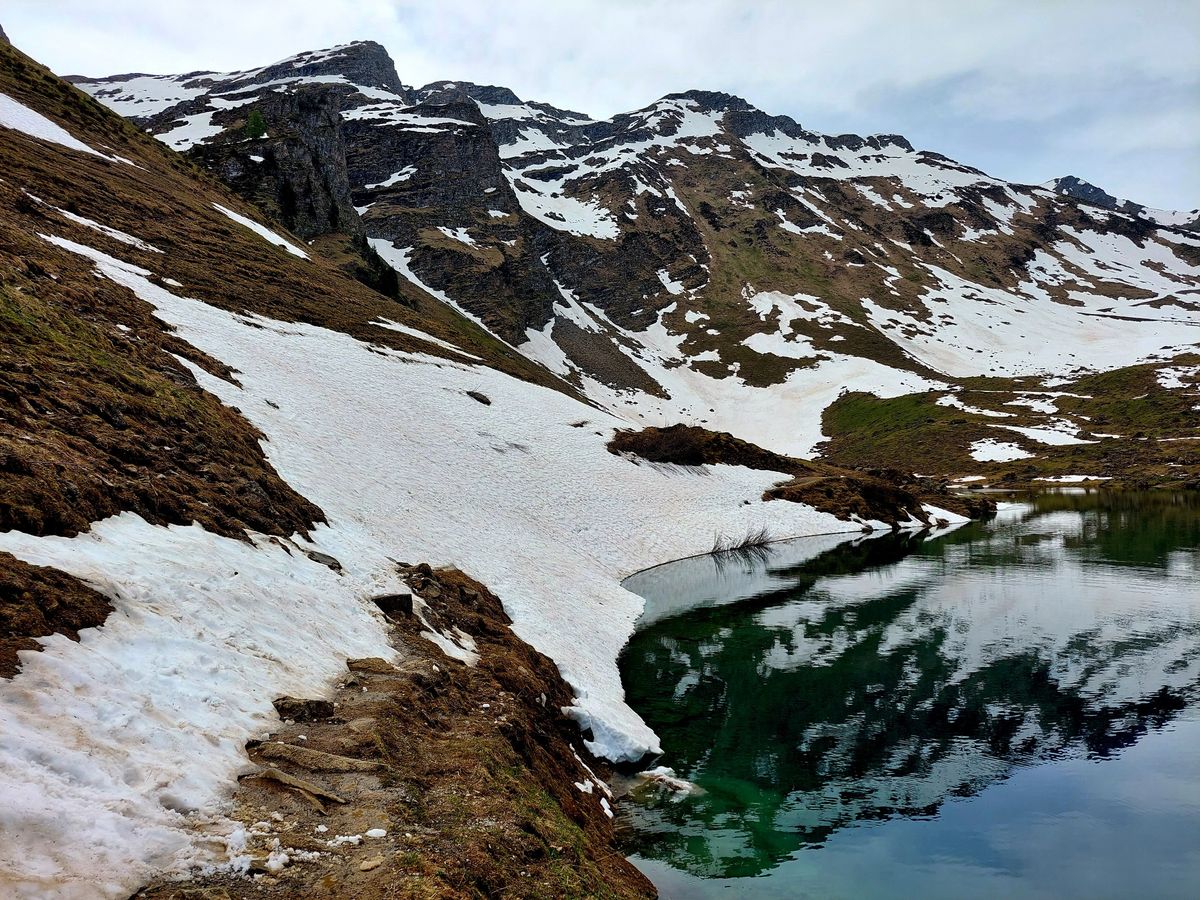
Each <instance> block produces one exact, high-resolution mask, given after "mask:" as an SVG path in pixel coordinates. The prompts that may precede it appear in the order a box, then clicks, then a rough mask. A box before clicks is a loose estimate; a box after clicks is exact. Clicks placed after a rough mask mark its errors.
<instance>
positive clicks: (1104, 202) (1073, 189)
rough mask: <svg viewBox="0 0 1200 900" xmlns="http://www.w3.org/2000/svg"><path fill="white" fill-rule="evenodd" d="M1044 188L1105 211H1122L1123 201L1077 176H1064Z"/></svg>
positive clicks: (1049, 182)
mask: <svg viewBox="0 0 1200 900" xmlns="http://www.w3.org/2000/svg"><path fill="white" fill-rule="evenodd" d="M1042 187H1044V188H1046V189H1047V190H1051V191H1054V192H1055V193H1058V194H1065V195H1066V196H1068V197H1074V198H1075V199H1076V200H1083V201H1084V202H1085V203H1091V204H1092V205H1093V206H1101V207H1103V208H1104V209H1113V210H1116V209H1120V208H1121V207H1122V205H1123V201H1121V200H1119V199H1118V198H1116V197H1114V196H1113V195H1112V194H1110V193H1108V191H1106V190H1104V189H1103V188H1100V187H1097V186H1096V185H1094V184H1092V183H1091V182H1090V181H1084V180H1083V179H1082V178H1079V177H1077V176H1075V175H1064V176H1062V177H1061V178H1055V179H1053V180H1051V181H1047V182H1046V183H1045V184H1043V185H1042Z"/></svg>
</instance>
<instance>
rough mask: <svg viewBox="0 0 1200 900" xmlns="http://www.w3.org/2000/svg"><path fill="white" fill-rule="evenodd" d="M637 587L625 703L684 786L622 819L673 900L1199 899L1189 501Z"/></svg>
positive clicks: (903, 538)
mask: <svg viewBox="0 0 1200 900" xmlns="http://www.w3.org/2000/svg"><path fill="white" fill-rule="evenodd" d="M626 586H627V587H629V588H630V589H631V590H634V591H636V592H637V593H639V594H641V595H642V596H644V597H646V599H647V604H646V612H645V614H644V615H643V619H642V622H641V624H640V626H639V630H638V632H637V633H636V634H635V635H634V637H633V638H632V640H631V641H630V643H629V645H628V646H627V647H626V650H625V652H624V654H623V656H622V660H621V667H622V675H623V678H624V683H625V689H626V693H627V697H628V700H629V702H630V704H631V705H632V706H633V708H634V709H635V710H637V711H638V712H639V713H640V714H641V715H642V716H643V718H645V720H646V721H647V722H648V723H649V725H650V726H651V727H652V728H653V729H654V730H655V731H656V732H657V733H658V735H659V737H660V738H661V740H662V746H663V758H662V759H661V760H660V762H661V764H662V765H664V766H668V767H670V768H672V769H674V771H675V774H676V775H677V776H678V777H679V778H682V779H686V780H687V781H689V782H691V783H692V784H693V786H694V790H692V791H691V792H689V793H680V792H677V791H669V790H664V789H660V788H655V787H647V788H641V789H638V790H636V791H635V792H634V793H633V794H632V795H631V796H630V797H629V798H627V799H626V800H625V801H624V802H623V804H622V807H623V814H622V815H623V823H622V824H623V825H624V826H625V828H624V829H623V833H624V838H623V840H624V847H623V849H624V850H625V852H626V853H627V854H629V855H630V857H631V858H632V859H633V861H634V862H635V863H636V864H637V865H638V866H639V868H641V869H642V871H644V872H645V873H646V874H647V875H648V876H649V877H650V878H651V879H652V880H653V881H654V882H655V884H656V885H658V887H659V889H660V891H661V892H662V895H663V896H664V897H666V898H693V897H696V898H709V897H723V898H730V897H737V898H739V900H750V898H799V897H815V898H856V900H857V898H877V897H878V898H884V897H889V898H890V897H905V898H907V897H914V898H955V900H959V898H983V897H989V898H990V897H996V898H1010V897H1021V898H1026V897H1029V898H1064V897H1081V898H1082V897H1088V898H1126V897H1141V898H1175V897H1178V898H1189V900H1192V898H1197V897H1200V497H1198V496H1196V495H1194V494H1192V495H1186V494H1167V493H1158V494H1119V493H1094V492H1093V493H1086V492H1082V491H1077V490H1076V491H1063V492H1058V493H1045V494H1040V495H1036V496H1032V497H1030V498H1027V499H1026V500H1025V501H1023V502H1021V503H1019V504H1017V505H1014V506H1008V507H1005V508H1004V509H1002V511H1001V513H1000V514H999V515H998V516H997V517H996V519H995V520H993V521H991V522H988V523H973V524H970V525H967V526H965V527H962V528H959V529H957V530H955V531H951V532H949V533H945V534H941V535H936V534H931V535H925V536H921V535H913V534H901V535H892V534H889V535H884V536H879V537H863V538H848V537H847V536H844V535H842V536H832V537H824V538H810V539H803V540H798V541H791V542H787V543H783V544H777V545H772V546H771V547H769V548H766V549H764V550H763V551H762V552H761V553H756V554H753V555H749V556H733V557H729V556H727V557H725V558H717V557H703V558H697V559H692V560H682V561H680V562H677V563H670V564H668V565H666V566H660V567H658V568H656V569H651V570H648V571H646V572H643V573H639V574H638V575H635V576H633V577H632V578H631V579H629V580H628V581H627V582H626Z"/></svg>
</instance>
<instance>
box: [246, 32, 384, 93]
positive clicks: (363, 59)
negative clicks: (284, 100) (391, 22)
mask: <svg viewBox="0 0 1200 900" xmlns="http://www.w3.org/2000/svg"><path fill="white" fill-rule="evenodd" d="M313 75H343V76H345V78H346V79H347V80H348V81H350V82H351V83H353V84H357V85H362V86H363V87H373V88H381V89H383V90H387V91H391V92H392V93H394V94H401V95H403V94H404V93H405V91H406V90H407V89H406V88H405V87H404V85H403V84H402V83H401V82H400V76H399V75H397V74H396V64H395V62H393V61H392V57H391V56H390V55H389V54H388V52H387V50H386V49H385V48H384V46H383V45H382V44H379V43H376V42H375V41H353V42H351V43H349V44H341V45H339V46H336V47H330V48H328V49H325V50H311V51H307V52H304V53H298V54H296V55H295V56H291V57H288V58H287V59H284V60H280V61H279V62H277V63H274V64H273V65H270V66H267V67H265V68H262V69H255V70H253V71H250V72H246V73H243V79H244V80H246V81H252V82H264V81H272V80H274V79H277V78H283V77H289V78H295V77H297V76H300V77H306V76H313Z"/></svg>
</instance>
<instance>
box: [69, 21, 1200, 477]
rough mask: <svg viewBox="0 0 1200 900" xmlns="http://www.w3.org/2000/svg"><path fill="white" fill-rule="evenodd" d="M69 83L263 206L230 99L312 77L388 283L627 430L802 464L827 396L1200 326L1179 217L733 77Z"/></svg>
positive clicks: (1058, 370)
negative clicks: (752, 99) (1091, 195)
mask: <svg viewBox="0 0 1200 900" xmlns="http://www.w3.org/2000/svg"><path fill="white" fill-rule="evenodd" d="M148 79H149V80H148ZM76 81H77V83H78V84H79V85H80V86H81V87H83V88H84V89H85V90H87V91H89V92H91V93H92V94H93V95H94V96H96V97H97V98H98V99H100V100H102V101H103V102H105V103H107V104H108V105H110V106H111V107H112V108H113V109H115V110H117V111H119V112H122V113H124V114H127V115H135V116H136V118H135V121H138V122H139V124H143V125H145V127H147V128H148V129H149V130H151V131H152V132H154V133H155V134H157V135H158V136H159V137H160V139H161V140H163V141H164V142H166V143H167V144H168V145H172V146H176V147H177V148H181V149H187V148H190V150H189V152H190V153H191V154H192V155H193V156H195V157H196V158H198V159H200V160H202V161H203V162H204V163H205V164H206V165H208V166H209V167H210V168H211V169H212V170H213V171H216V172H218V173H220V172H222V171H227V170H231V169H232V170H236V172H237V173H238V174H237V175H236V176H235V177H234V178H233V179H232V180H231V181H230V183H231V184H233V185H234V186H235V188H237V189H238V190H239V191H241V192H242V193H243V195H244V196H247V197H250V198H256V195H257V199H259V201H260V202H262V200H261V197H262V195H263V194H264V193H265V194H268V195H269V194H270V193H272V192H275V193H278V192H279V190H280V188H279V187H278V184H277V182H276V181H274V180H272V176H271V175H270V174H269V173H264V174H263V175H262V177H261V178H259V179H258V181H257V183H256V182H255V178H254V173H255V172H258V171H260V170H259V169H256V168H255V166H256V164H254V163H249V162H246V161H245V160H246V157H247V155H248V154H253V152H254V150H253V148H254V142H253V141H248V140H246V138H245V136H244V132H243V129H244V124H245V121H246V118H247V116H248V115H249V114H250V112H251V110H255V109H259V110H260V111H261V112H263V113H264V114H269V115H266V118H267V119H268V120H271V119H272V118H278V117H280V116H282V117H281V118H279V121H278V122H276V123H274V124H272V123H271V122H270V121H268V131H269V134H271V135H274V134H283V133H285V132H286V131H287V129H288V128H289V127H290V125H289V122H290V120H289V119H288V117H287V115H286V112H287V111H286V110H284V109H278V110H276V107H277V104H278V101H277V100H275V99H274V98H273V97H272V96H269V95H270V94H274V93H275V92H283V93H284V94H285V95H286V94H288V93H295V92H301V91H303V92H307V91H321V92H325V93H327V94H328V95H330V97H331V100H330V101H329V102H330V103H331V104H332V103H335V102H336V105H337V106H338V108H339V113H338V115H339V116H340V121H341V126H340V127H341V137H342V143H343V144H344V147H345V171H346V182H347V183H348V184H349V191H350V197H351V202H352V204H353V206H354V208H355V210H356V212H357V214H358V216H359V217H360V220H361V227H362V229H363V231H364V233H365V234H366V235H367V238H368V240H369V242H370V244H371V245H372V247H374V248H375V249H376V250H377V251H378V252H379V253H380V254H381V256H382V257H383V258H384V259H385V260H386V261H387V262H388V263H389V264H390V265H391V266H392V267H393V268H394V269H395V270H396V271H397V272H398V273H399V276H400V277H401V279H402V280H406V281H408V282H410V283H411V284H413V285H415V286H418V287H420V288H422V289H424V290H426V291H428V292H429V293H431V294H433V295H434V296H437V297H438V298H440V299H441V300H443V301H444V302H446V303H447V304H449V305H452V306H453V307H455V308H456V309H459V310H462V311H463V312H465V313H466V314H467V315H469V316H471V317H473V318H475V319H476V320H477V321H479V322H481V323H482V324H483V325H484V326H485V327H487V328H488V329H489V330H490V331H491V332H492V333H493V334H495V335H497V336H498V337H500V338H501V339H503V340H505V341H506V342H508V343H509V344H511V345H513V346H516V347H518V348H519V349H520V350H521V352H522V353H524V354H525V355H526V356H527V357H529V358H530V359H532V360H535V361H536V362H538V363H539V364H541V365H543V366H545V367H546V368H547V369H548V370H549V371H550V372H552V373H554V374H555V375H556V376H558V377H561V378H562V379H564V380H565V381H566V382H568V383H569V384H571V385H573V386H574V387H575V388H576V389H578V390H579V391H581V392H582V393H584V394H585V395H586V396H588V397H589V398H591V399H592V400H593V401H594V402H597V403H599V404H600V405H602V406H604V407H605V408H608V409H611V410H614V411H617V412H619V413H620V414H621V415H623V416H626V417H629V418H630V419H632V420H633V421H635V422H638V423H645V424H652V425H669V424H673V423H675V422H680V421H683V422H687V423H691V424H696V425H703V426H706V427H716V428H719V429H723V430H728V431H732V432H734V433H735V434H738V435H739V436H741V437H744V438H746V439H749V440H752V441H754V442H756V443H759V444H761V445H763V446H766V447H769V448H770V449H773V450H776V451H779V452H784V453H790V454H793V455H801V456H806V455H811V454H812V453H813V452H815V451H817V450H818V449H819V446H820V445H821V442H822V440H824V439H825V438H829V437H832V435H831V434H830V433H829V430H828V428H827V426H826V425H825V424H823V423H822V422H821V419H822V416H823V414H824V411H825V409H826V408H827V407H829V405H830V404H832V403H833V402H834V401H835V400H836V399H837V396H838V395H839V394H840V393H841V392H842V391H843V390H851V391H865V392H868V393H872V394H875V395H877V396H880V397H882V398H888V397H894V396H898V395H904V394H909V393H913V392H927V391H931V390H943V391H945V392H946V393H947V395H948V396H953V395H954V394H955V392H956V391H958V390H961V389H962V387H963V386H964V383H965V381H967V380H970V379H972V378H979V377H985V378H991V379H995V380H996V383H995V384H994V387H995V388H996V389H998V390H1003V391H1007V392H1009V393H1010V394H1012V396H1013V397H1015V396H1017V394H1015V393H1013V391H1014V390H1015V389H1018V388H1019V389H1024V390H1029V389H1036V388H1042V389H1044V388H1045V387H1046V380H1047V379H1050V380H1051V381H1053V380H1054V379H1062V378H1064V377H1067V378H1069V377H1079V376H1083V375H1085V374H1087V373H1088V372H1092V371H1104V370H1111V369H1118V368H1122V367H1125V366H1129V365H1133V364H1137V363H1141V362H1145V361H1148V360H1163V361H1165V360H1168V359H1170V358H1171V357H1172V356H1174V355H1176V354H1178V353H1180V352H1183V351H1186V350H1188V349H1191V348H1193V347H1194V346H1196V345H1197V343H1198V342H1200V306H1198V303H1197V300H1198V291H1200V244H1198V243H1197V240H1196V239H1195V237H1194V236H1193V235H1192V234H1191V233H1190V232H1189V231H1187V230H1186V229H1185V228H1183V227H1179V225H1178V224H1176V220H1177V219H1178V221H1179V222H1180V223H1182V222H1183V220H1184V219H1186V214H1180V215H1179V216H1177V217H1175V218H1170V217H1168V216H1166V215H1163V216H1160V217H1159V218H1149V217H1147V216H1146V215H1145V214H1144V211H1143V212H1142V213H1139V212H1138V210H1141V208H1140V207H1138V208H1137V210H1135V209H1134V208H1133V207H1132V206H1128V205H1126V206H1121V207H1118V208H1111V209H1110V208H1105V207H1104V206H1103V205H1099V206H1098V205H1096V203H1095V202H1093V200H1089V199H1087V198H1083V199H1080V198H1079V197H1077V196H1075V195H1072V194H1071V192H1070V191H1067V190H1066V188H1065V187H1063V186H1059V185H1058V183H1055V184H1054V185H1052V186H1051V187H1047V186H1041V187H1039V186H1030V185H1020V184H1012V183H1008V182H1005V181H1003V180H1001V179H997V178H993V177H991V176H988V175H987V174H985V173H983V172H981V171H979V170H977V169H974V168H972V167H970V166H967V165H963V164H961V163H958V162H956V161H954V160H951V159H948V158H947V157H945V156H942V155H940V154H937V153H934V152H931V151H924V150H917V149H915V148H913V147H912V146H911V144H910V143H909V142H908V141H907V140H905V139H904V138H903V137H901V136H898V135H871V136H866V137H863V136H858V135H852V134H847V135H822V134H819V133H816V132H813V131H810V130H808V129H806V128H804V127H803V126H802V125H800V124H799V123H797V122H795V121H794V120H792V119H791V118H789V117H787V116H772V115H768V114H767V113H764V112H763V111H761V110H758V109H756V108H755V107H753V106H752V105H751V104H750V103H748V102H747V101H745V100H743V99H741V98H738V97H734V96H731V95H729V94H723V93H719V92H710V91H688V92H684V93H679V94H671V95H668V96H666V97H664V98H662V99H661V100H659V101H657V102H655V103H653V104H651V105H649V106H647V107H645V108H644V109H641V110H637V111H635V112H631V113H626V114H621V115H617V116H614V117H612V118H611V119H608V120H600V121H597V120H593V119H591V118H589V117H587V116H586V115H584V114H582V113H577V112H572V111H567V110H562V109H558V108H556V107H554V106H552V105H549V104H545V103H539V102H527V101H523V100H522V99H521V98H519V97H518V96H517V95H516V94H515V93H513V92H512V91H511V90H509V89H507V88H503V87H498V86H491V85H476V84H471V83H469V82H447V81H442V82H435V83H432V84H429V85H425V86H424V87H421V88H412V87H408V86H405V85H403V84H402V83H401V82H400V80H399V78H398V77H396V76H395V71H394V67H393V66H392V65H391V61H390V60H389V59H388V58H387V56H386V52H385V51H383V49H382V48H381V47H379V45H377V44H373V43H370V42H363V43H357V44H350V45H346V46H344V47H339V48H334V49H332V50H326V51H320V52H317V53H309V54H302V55H300V56H298V57H295V58H294V59H292V60H285V61H283V62H280V63H277V64H274V65H272V66H268V67H266V68H265V69H261V70H254V71H253V72H250V73H234V74H232V75H228V76H215V75H213V74H212V73H200V74H193V75H189V76H159V77H155V78H150V77H149V76H115V77H112V78H107V79H76ZM182 92H186V93H187V97H186V98H184V99H176V98H175V95H176V94H180V93H182ZM269 139H270V138H269ZM308 143H311V141H310V142H308ZM318 155H320V154H318ZM331 158H332V159H333V162H334V167H335V168H336V167H340V165H341V162H340V157H338V155H337V153H336V152H335V153H333V154H332V157H331ZM246 173H250V174H249V175H247V174H246ZM335 180H336V182H337V183H338V184H339V185H340V183H341V179H340V178H339V179H335ZM309 182H310V183H311V182H312V179H309ZM293 183H294V180H293ZM1063 184H1065V182H1064V183H1063ZM306 192H307V193H313V194H316V193H319V190H314V189H311V188H305V187H300V188H299V189H298V190H297V193H298V194H300V195H304V194H305V193H306ZM339 196H342V195H341V194H340V193H339ZM268 200H269V198H268ZM310 205H311V206H313V207H315V208H326V207H330V206H336V207H337V208H338V209H339V210H341V209H344V207H345V203H344V201H343V202H341V203H340V204H334V203H332V202H326V203H322V202H319V201H317V200H315V199H314V201H313V202H312V203H311V204H310ZM266 208H271V205H270V203H269V202H267V205H266ZM344 220H345V221H346V223H347V224H346V225H345V228H346V230H347V231H348V232H354V233H357V232H356V230H357V228H358V227H359V223H358V222H357V221H354V220H353V219H352V218H351V217H349V216H345V217H344ZM330 227H334V226H330ZM1035 335H1036V336H1037V337H1035ZM1014 379H1016V381H1014ZM1027 412H1029V413H1030V414H1032V412H1033V410H1032V408H1027ZM795 417H800V418H801V419H802V420H803V422H802V423H800V424H798V425H797V426H796V427H793V428H787V427H781V426H780V424H779V423H780V421H781V420H787V419H789V418H795ZM1030 424H1031V425H1046V424H1047V423H1046V422H1045V421H1044V420H1041V421H1037V422H1032V423H1030ZM968 444H970V442H969V441H965V440H963V441H960V445H961V448H962V455H963V456H965V454H966V448H967V446H968ZM1051 452H1054V451H1051ZM961 460H962V456H960V462H961ZM877 462H881V463H890V462H895V461H877Z"/></svg>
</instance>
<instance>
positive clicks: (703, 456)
mask: <svg viewBox="0 0 1200 900" xmlns="http://www.w3.org/2000/svg"><path fill="white" fill-rule="evenodd" d="M608 449H609V451H610V452H612V453H630V454H633V455H635V456H638V457H641V458H642V459H646V460H649V461H650V462H659V463H673V464H676V465H684V466H699V465H718V464H723V465H731V466H745V467H746V468H749V469H760V470H763V471H768V472H781V473H783V474H786V475H791V476H792V478H791V480H790V481H785V482H782V483H780V484H778V485H776V486H775V487H773V488H771V489H770V490H769V491H767V492H766V493H765V494H763V499H764V500H789V501H792V502H795V503H806V504H808V505H809V506H812V507H814V508H816V509H819V510H821V511H822V512H827V513H831V514H832V515H835V516H837V517H838V518H839V519H846V520H849V519H850V518H851V517H852V516H858V517H859V518H863V519H877V520H880V521H883V522H887V523H888V524H889V525H892V526H893V527H895V526H896V525H897V524H898V523H900V522H905V521H908V520H910V519H911V518H913V517H914V516H915V517H916V518H917V519H919V520H920V521H922V522H924V523H925V524H930V522H929V516H928V515H927V514H926V513H925V512H924V511H923V510H922V508H921V504H922V503H932V504H934V505H936V506H939V507H941V508H943V509H948V510H950V511H951V512H957V513H960V514H962V515H967V516H971V517H972V518H977V517H979V516H984V515H987V514H989V513H990V512H991V511H992V510H994V508H995V507H994V504H991V503H990V501H987V500H985V499H982V498H975V497H960V496H958V495H956V494H953V493H951V492H950V491H948V490H947V489H946V488H945V486H944V485H938V484H935V483H932V482H929V481H925V480H918V479H916V478H914V477H912V476H911V475H907V474H905V473H901V472H898V471H895V470H878V469H877V470H873V471H869V472H864V471H854V470H851V469H842V468H838V467H837V466H831V465H827V464H825V463H818V462H811V461H809V460H802V459H796V458H795V457H791V456H783V455H781V454H779V453H774V452H772V451H770V450H764V449H763V448H761V447H758V446H756V445H754V444H751V443H750V442H749V441H744V440H742V439H741V438H736V437H734V436H733V435H731V434H729V433H727V432H723V431H709V430H708V429H707V428H700V427H698V426H693V425H672V426H670V427H669V428H644V429H642V430H641V431H618V432H617V433H616V434H615V435H614V436H613V438H612V440H611V441H609V443H608Z"/></svg>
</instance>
